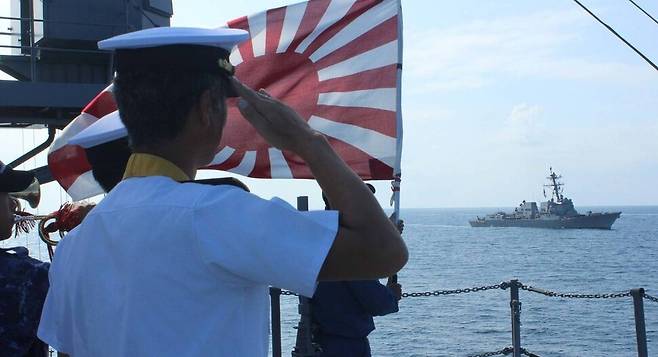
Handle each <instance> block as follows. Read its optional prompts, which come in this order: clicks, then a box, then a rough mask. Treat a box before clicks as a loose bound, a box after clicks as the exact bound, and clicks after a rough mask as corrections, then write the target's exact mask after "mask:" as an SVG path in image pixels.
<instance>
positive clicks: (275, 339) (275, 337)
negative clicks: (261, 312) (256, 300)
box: [270, 288, 281, 357]
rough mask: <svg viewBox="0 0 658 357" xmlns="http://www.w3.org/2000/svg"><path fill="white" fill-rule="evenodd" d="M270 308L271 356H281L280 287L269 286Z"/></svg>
mask: <svg viewBox="0 0 658 357" xmlns="http://www.w3.org/2000/svg"><path fill="white" fill-rule="evenodd" d="M270 305H271V309H272V357H281V289H279V288H270Z"/></svg>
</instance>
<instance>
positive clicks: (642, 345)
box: [631, 288, 649, 357]
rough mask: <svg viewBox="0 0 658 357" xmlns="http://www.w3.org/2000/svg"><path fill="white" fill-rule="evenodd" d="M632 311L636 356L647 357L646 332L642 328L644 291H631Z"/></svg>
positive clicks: (641, 289)
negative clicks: (633, 314) (633, 315)
mask: <svg viewBox="0 0 658 357" xmlns="http://www.w3.org/2000/svg"><path fill="white" fill-rule="evenodd" d="M631 296H633V310H634V312H635V335H636V337H637V356H638V357H647V356H648V355H649V354H648V352H647V330H646V328H645V326H644V289H643V288H639V289H631Z"/></svg>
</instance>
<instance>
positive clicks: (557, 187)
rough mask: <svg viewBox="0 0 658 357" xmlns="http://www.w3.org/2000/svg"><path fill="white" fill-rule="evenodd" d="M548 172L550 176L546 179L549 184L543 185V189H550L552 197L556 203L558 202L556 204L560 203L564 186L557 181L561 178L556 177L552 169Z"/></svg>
mask: <svg viewBox="0 0 658 357" xmlns="http://www.w3.org/2000/svg"><path fill="white" fill-rule="evenodd" d="M549 170H550V173H551V174H550V176H548V177H547V179H548V181H549V184H548V185H544V187H550V188H551V189H552V191H553V192H552V196H553V197H555V198H556V202H558V203H559V202H562V199H563V196H562V186H563V185H564V184H563V183H561V182H559V181H558V180H559V179H561V178H562V176H558V175H557V174H556V173H555V172H553V168H552V167H551V168H550V169H549ZM544 192H545V191H544ZM551 198H552V197H551Z"/></svg>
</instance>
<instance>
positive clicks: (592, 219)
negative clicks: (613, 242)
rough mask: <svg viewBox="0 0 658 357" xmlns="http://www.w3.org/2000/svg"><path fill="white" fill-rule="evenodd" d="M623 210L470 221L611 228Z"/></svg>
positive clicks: (492, 224)
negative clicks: (554, 216) (547, 216)
mask: <svg viewBox="0 0 658 357" xmlns="http://www.w3.org/2000/svg"><path fill="white" fill-rule="evenodd" d="M620 214H621V212H612V213H592V214H588V215H577V216H570V217H559V218H535V219H530V218H484V219H475V220H472V221H469V223H470V224H471V227H522V228H553V229H610V228H611V227H612V224H613V223H615V221H616V220H617V218H619V215H620Z"/></svg>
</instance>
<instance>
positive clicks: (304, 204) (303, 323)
mask: <svg viewBox="0 0 658 357" xmlns="http://www.w3.org/2000/svg"><path fill="white" fill-rule="evenodd" d="M297 209H298V210H300V211H308V197H307V196H300V197H297ZM298 312H299V315H300V316H299V324H297V340H296V342H295V349H294V350H293V351H292V356H293V357H313V356H318V354H319V353H318V352H319V350H318V348H317V346H316V345H315V344H313V339H312V337H313V336H312V319H311V301H310V299H309V298H306V297H303V296H301V295H300V296H299V305H298Z"/></svg>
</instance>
